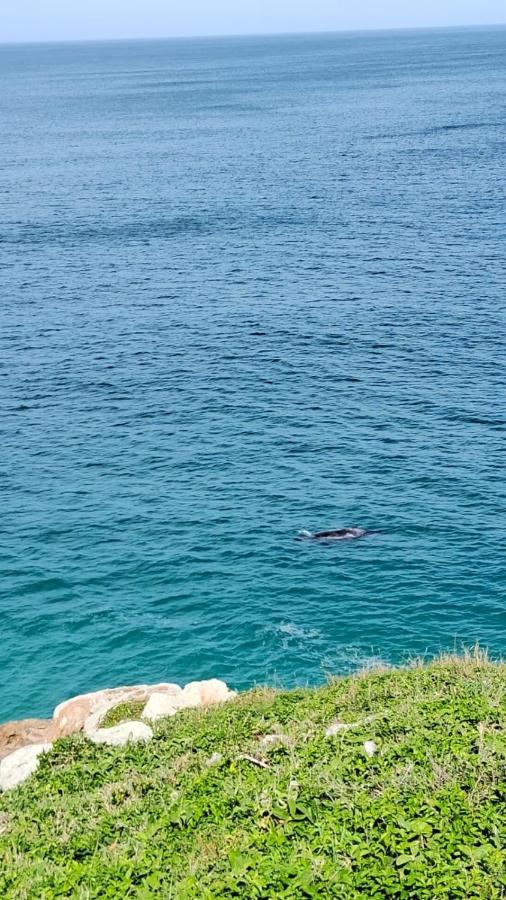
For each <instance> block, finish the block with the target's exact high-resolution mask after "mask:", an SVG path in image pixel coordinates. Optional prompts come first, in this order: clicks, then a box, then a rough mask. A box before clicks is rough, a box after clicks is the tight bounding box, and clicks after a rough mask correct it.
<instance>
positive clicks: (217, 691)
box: [180, 678, 236, 709]
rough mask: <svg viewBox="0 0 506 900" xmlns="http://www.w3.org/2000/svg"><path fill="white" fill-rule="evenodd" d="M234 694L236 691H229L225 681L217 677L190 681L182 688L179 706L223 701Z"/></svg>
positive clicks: (206, 704) (229, 698)
mask: <svg viewBox="0 0 506 900" xmlns="http://www.w3.org/2000/svg"><path fill="white" fill-rule="evenodd" d="M235 696H236V692H235V691H231V690H230V688H229V687H228V686H227V685H226V684H225V682H224V681H219V679H218V678H211V679H209V681H191V682H190V683H189V684H187V685H186V687H185V688H184V690H183V693H182V697H181V706H180V708H181V709H183V708H184V707H192V706H208V705H210V704H212V703H223V702H225V701H226V700H232V698H233V697H235Z"/></svg>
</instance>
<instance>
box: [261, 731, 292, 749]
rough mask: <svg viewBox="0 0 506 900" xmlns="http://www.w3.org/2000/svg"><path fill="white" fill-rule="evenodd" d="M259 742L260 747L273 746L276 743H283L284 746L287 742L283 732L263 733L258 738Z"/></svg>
mask: <svg viewBox="0 0 506 900" xmlns="http://www.w3.org/2000/svg"><path fill="white" fill-rule="evenodd" d="M259 744H260V746H261V747H275V746H276V745H278V746H279V745H281V744H284V745H285V746H286V745H287V744H288V738H287V737H286V735H284V734H264V736H263V737H261V738H260V740H259Z"/></svg>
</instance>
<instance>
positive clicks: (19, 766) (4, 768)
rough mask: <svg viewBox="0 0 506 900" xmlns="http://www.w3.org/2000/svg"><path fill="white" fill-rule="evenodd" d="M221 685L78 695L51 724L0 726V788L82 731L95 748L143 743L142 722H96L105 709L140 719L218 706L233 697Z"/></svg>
mask: <svg viewBox="0 0 506 900" xmlns="http://www.w3.org/2000/svg"><path fill="white" fill-rule="evenodd" d="M235 696H236V694H235V691H231V690H230V689H229V688H228V687H227V685H226V684H225V682H224V681H219V680H218V679H216V678H212V679H210V680H209V681H192V682H190V684H187V685H186V687H185V688H181V687H180V686H179V685H178V684H170V683H167V682H162V683H161V684H152V685H148V684H138V685H133V686H132V687H119V688H110V689H107V690H104V691H94V692H93V693H91V694H81V695H80V696H79V697H73V698H72V699H71V700H66V701H65V702H64V703H60V704H59V706H57V707H56V709H55V711H54V713H53V718H52V719H25V720H23V721H20V722H7V724H5V725H0V760H1V762H0V789H1V790H8V789H9V788H11V787H15V786H16V785H18V784H21V782H22V781H24V780H25V778H28V776H29V775H31V774H32V772H34V771H35V769H36V768H37V765H38V757H39V756H40V754H41V753H44V752H46V751H47V750H49V749H50V748H51V746H52V743H53V741H55V740H57V738H61V737H66V736H68V735H70V734H76V733H79V732H84V735H85V736H86V737H87V738H88V739H89V740H91V741H93V743H95V744H109V745H110V746H113V747H121V746H124V745H125V744H128V743H129V742H131V741H132V742H135V741H148V740H150V739H151V738H152V737H153V732H152V730H151V728H150V727H149V725H146V723H145V722H139V721H135V722H134V721H132V722H122V723H121V724H119V725H116V726H114V727H113V728H102V727H101V723H102V722H103V720H104V718H105V716H106V715H107V713H108V712H109V710H111V709H115V708H116V707H117V706H121V705H122V704H123V703H141V704H144V709H143V713H142V718H144V719H148V720H151V721H155V720H156V719H160V718H165V717H166V716H173V715H175V714H176V713H177V712H178V711H179V710H181V709H188V708H192V707H196V706H209V705H210V704H213V703H223V702H224V701H226V700H230V699H232V697H235Z"/></svg>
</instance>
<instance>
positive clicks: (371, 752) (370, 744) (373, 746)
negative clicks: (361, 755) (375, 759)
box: [364, 741, 378, 756]
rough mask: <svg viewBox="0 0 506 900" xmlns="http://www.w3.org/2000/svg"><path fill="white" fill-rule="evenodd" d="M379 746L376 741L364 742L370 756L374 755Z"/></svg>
mask: <svg viewBox="0 0 506 900" xmlns="http://www.w3.org/2000/svg"><path fill="white" fill-rule="evenodd" d="M377 749H378V748H377V746H376V744H375V743H374V741H366V742H365V744H364V750H365V752H366V753H367V755H368V756H374V754H375V753H376V751H377Z"/></svg>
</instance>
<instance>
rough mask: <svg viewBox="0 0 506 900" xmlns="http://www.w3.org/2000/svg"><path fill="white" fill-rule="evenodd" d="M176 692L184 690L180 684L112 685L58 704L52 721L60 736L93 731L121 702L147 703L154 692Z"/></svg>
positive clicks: (171, 693)
mask: <svg viewBox="0 0 506 900" xmlns="http://www.w3.org/2000/svg"><path fill="white" fill-rule="evenodd" d="M155 692H157V693H168V694H170V695H173V694H174V693H177V692H182V689H181V688H180V687H179V685H178V684H167V683H165V682H164V683H162V684H153V685H148V684H137V685H134V686H132V687H119V688H109V689H106V690H104V691H95V692H94V693H92V694H81V695H80V696H78V697H73V698H72V700H66V701H65V702H64V703H60V705H59V706H57V707H56V709H55V711H54V713H53V721H54V722H55V724H56V727H57V729H58V732H59V734H60V736H65V735H68V734H75V733H76V732H78V731H85V732H90V731H94V730H95V729H96V728H97V726H98V724H99V722H100V720H101V719H103V717H104V716H105V715H106V713H108V712H109V710H110V709H114V707H116V706H120V705H121V704H122V703H147V701H148V700H149V697H150V695H151V694H152V693H155Z"/></svg>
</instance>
